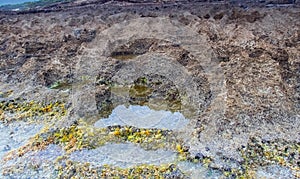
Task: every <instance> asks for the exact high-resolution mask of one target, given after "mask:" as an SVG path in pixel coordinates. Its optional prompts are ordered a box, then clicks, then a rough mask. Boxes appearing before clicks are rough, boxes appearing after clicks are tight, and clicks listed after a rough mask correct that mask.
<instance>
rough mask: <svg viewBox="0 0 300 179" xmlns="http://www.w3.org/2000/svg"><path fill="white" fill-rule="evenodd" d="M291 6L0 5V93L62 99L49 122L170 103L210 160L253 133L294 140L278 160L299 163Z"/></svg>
mask: <svg viewBox="0 0 300 179" xmlns="http://www.w3.org/2000/svg"><path fill="white" fill-rule="evenodd" d="M297 3H298V4H299V2H298V1H293V2H292V1H280V2H279V1H276V3H275V2H273V1H267V2H265V4H264V5H261V4H258V5H257V4H256V5H255V4H254V5H253V3H252V2H249V3H248V4H247V3H245V2H244V3H242V4H241V3H233V1H230V2H215V3H214V5H212V4H206V3H203V2H197V1H191V2H190V3H186V2H180V1H174V2H170V1H167V2H165V3H163V2H153V1H149V2H148V1H147V2H143V3H138V2H136V1H130V2H127V1H126V2H125V1H124V2H123V1H118V2H110V1H109V2H105V3H104V2H100V1H88V2H86V1H74V2H71V3H66V4H61V5H60V6H53V7H51V6H49V7H44V8H41V9H38V10H29V11H20V12H5V11H3V12H0V84H1V85H0V92H1V93H0V99H1V100H2V101H3V102H5V101H9V100H13V99H17V98H23V99H24V100H25V101H31V100H35V101H38V102H40V103H45V102H55V101H63V102H64V103H65V104H66V109H67V113H66V115H65V116H64V117H62V118H61V119H59V120H52V121H51V122H50V123H51V125H52V127H53V128H62V127H69V126H71V125H74V124H75V125H76V124H77V123H78V121H79V119H83V120H84V121H86V122H87V123H88V124H93V123H94V122H96V121H97V120H99V118H101V117H102V118H104V117H108V115H109V114H110V113H111V111H112V110H113V109H114V108H115V107H117V106H118V105H123V104H125V105H147V106H150V107H151V108H153V109H156V110H160V109H163V110H170V111H172V112H174V111H179V112H181V113H182V114H184V115H185V116H186V117H187V118H189V119H190V121H191V122H190V124H189V125H188V127H187V128H185V130H184V131H182V132H180V133H178V134H177V135H178V138H179V139H180V140H182V141H183V143H184V145H185V146H188V148H189V149H188V150H189V152H190V155H191V156H193V157H194V158H201V157H202V158H203V157H209V158H211V159H212V160H213V162H212V163H211V165H210V167H211V168H214V169H218V170H222V171H223V170H224V168H226V166H227V165H229V164H228V163H226V160H225V159H224V158H227V159H231V162H229V163H230V165H234V163H235V162H237V163H242V162H244V161H245V158H244V155H243V153H241V149H243V148H245V147H247V146H249V145H250V144H251V143H252V142H253V141H252V138H253V137H255V138H259V139H260V140H262V141H277V140H278V141H282V140H283V141H285V142H287V143H289V145H291V146H292V145H295V146H296V147H298V149H297V150H296V151H298V154H295V155H298V158H297V156H296V157H294V158H293V157H292V158H293V159H295V160H296V164H295V165H291V166H288V165H287V166H288V167H290V168H293V167H296V168H297V167H298V168H297V170H299V152H300V151H299V142H300V130H299V128H300V9H299V7H298V6H297V5H296V4H297ZM292 4H294V5H292ZM283 5H289V7H286V6H284V7H283ZM266 6H267V7H269V8H267V7H266ZM2 115H5V116H4V117H1V116H2ZM2 118H3V119H5V118H9V115H8V113H5V110H4V108H3V109H0V120H1V121H5V120H2ZM283 143H284V142H283ZM278 145H279V146H280V145H281V143H280V144H279V143H278ZM282 145H285V144H282ZM250 146H251V145H250ZM249 148H251V147H249ZM200 154H201V155H200ZM199 155H200V156H201V157H199ZM197 156H198V157H197ZM250 157H251V156H250ZM202 158H201V159H202ZM297 161H298V163H297ZM238 165H240V164H238ZM284 166H285V167H286V165H284ZM231 167H232V166H231ZM232 168H234V167H232ZM270 168H272V167H270ZM273 168H274V167H273ZM275 168H276V167H275ZM0 169H1V168H0ZM243 170H244V169H243ZM264 170H269V168H267V169H264ZM270 170H271V169H270ZM280 170H282V169H280ZM297 170H296V169H295V171H297ZM230 171H231V170H230ZM259 171H260V172H262V171H263V169H261V170H259ZM225 172H227V170H225ZM269 173H272V174H273V173H276V172H269ZM277 173H280V172H277ZM291 173H293V172H291ZM260 175H265V174H262V173H260ZM268 175H269V174H268ZM274 175H276V174H274ZM278 175H279V174H278ZM286 175H288V174H287V173H284V175H283V176H286ZM0 176H1V175H0ZM233 177H234V176H233ZM293 177H299V172H298V173H296V174H295V173H293Z"/></svg>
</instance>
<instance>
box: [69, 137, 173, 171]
mask: <svg viewBox="0 0 300 179" xmlns="http://www.w3.org/2000/svg"><path fill="white" fill-rule="evenodd" d="M175 159H176V153H175V152H172V151H170V150H162V149H159V150H155V151H147V150H144V149H142V148H141V147H139V146H138V145H135V144H132V143H121V144H106V145H104V146H102V147H99V148H96V149H92V150H82V151H76V152H73V153H72V154H71V155H70V160H72V161H78V162H89V163H91V164H93V165H94V166H103V165H105V164H106V165H112V166H116V167H121V168H128V167H133V166H136V165H141V164H153V165H161V164H168V163H170V162H173V161H175Z"/></svg>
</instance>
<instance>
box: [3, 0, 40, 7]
mask: <svg viewBox="0 0 300 179" xmlns="http://www.w3.org/2000/svg"><path fill="white" fill-rule="evenodd" d="M35 1H38V0H1V1H0V6H2V5H8V4H21V3H25V2H35Z"/></svg>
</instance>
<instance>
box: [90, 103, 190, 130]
mask: <svg viewBox="0 0 300 179" xmlns="http://www.w3.org/2000/svg"><path fill="white" fill-rule="evenodd" d="M188 123H189V120H188V119H186V118H185V117H184V116H183V115H182V114H181V113H180V112H174V113H172V112H170V111H164V110H159V111H156V110H152V109H150V108H149V107H148V106H138V105H130V106H129V107H128V108H127V107H126V106H124V105H119V106H117V107H116V108H115V109H114V110H113V111H112V114H111V115H109V117H108V118H104V119H100V120H98V121H97V122H96V123H95V127H99V128H104V127H108V126H114V125H121V126H126V125H127V126H134V127H137V128H157V129H167V130H176V129H182V128H184V127H185V126H186V125H187V124H188Z"/></svg>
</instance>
